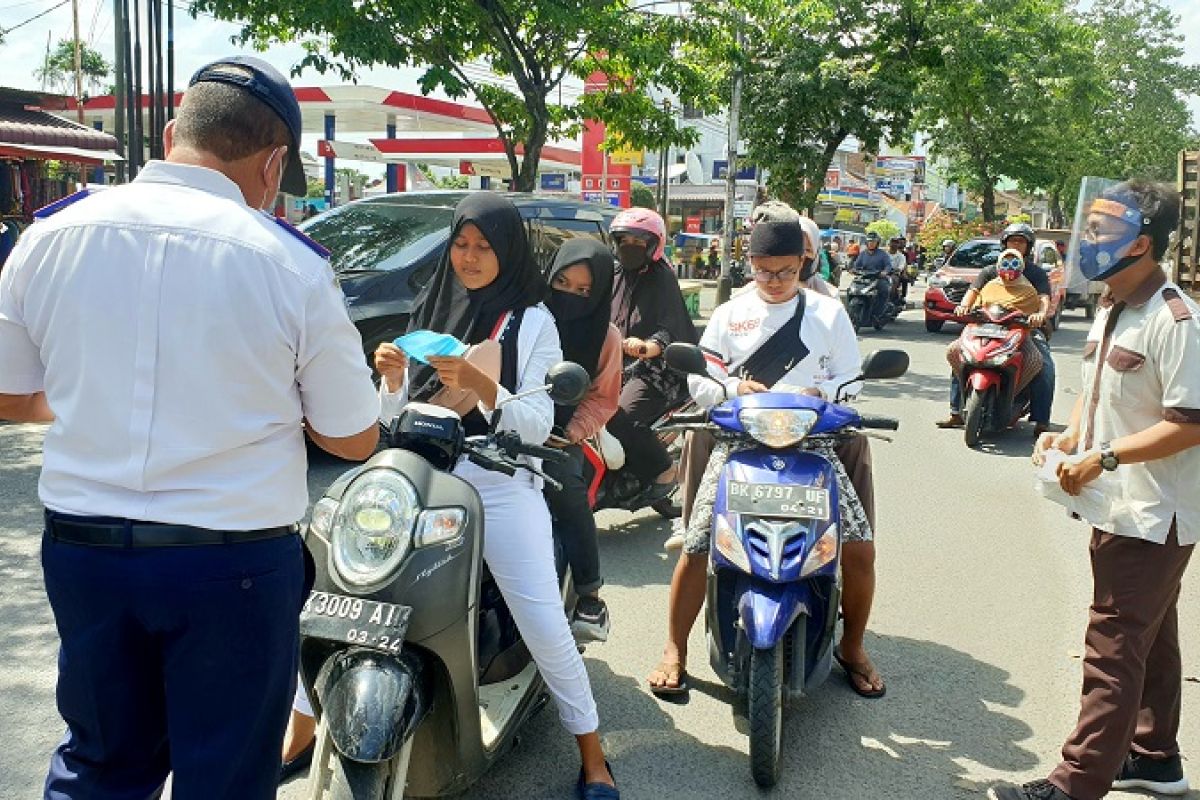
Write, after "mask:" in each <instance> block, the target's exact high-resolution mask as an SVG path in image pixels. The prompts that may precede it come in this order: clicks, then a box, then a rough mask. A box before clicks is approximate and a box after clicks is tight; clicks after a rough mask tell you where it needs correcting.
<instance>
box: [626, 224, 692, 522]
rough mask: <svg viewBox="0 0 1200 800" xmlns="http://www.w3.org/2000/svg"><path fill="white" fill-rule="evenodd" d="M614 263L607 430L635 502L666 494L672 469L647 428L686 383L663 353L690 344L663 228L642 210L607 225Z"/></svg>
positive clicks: (674, 403)
mask: <svg viewBox="0 0 1200 800" xmlns="http://www.w3.org/2000/svg"><path fill="white" fill-rule="evenodd" d="M609 232H610V233H611V235H612V237H613V241H614V242H615V243H616V246H617V255H618V258H619V259H620V262H621V263H620V267H619V268H618V270H617V273H616V278H615V280H614V284H613V313H612V321H613V324H614V325H616V326H617V329H618V330H620V332H621V336H623V337H624V343H623V347H624V352H625V356H626V359H625V379H624V382H625V385H624V388H623V389H622V390H621V401H620V408H619V409H618V410H617V413H616V414H615V415H614V416H613V418H612V420H611V421H610V422H609V425H608V430H609V432H610V433H612V435H613V436H616V437H617V438H618V439H620V440H621V444H622V445H623V446H624V447H625V454H626V458H625V463H626V464H627V465H628V466H627V467H626V469H628V470H629V471H630V472H632V473H633V474H634V475H636V476H637V477H638V479H639V480H640V481H641V482H642V485H643V486H645V487H646V489H645V492H644V493H643V495H642V500H643V503H645V504H647V505H650V504H653V503H654V502H656V501H658V500H661V499H663V498H664V497H666V496H667V495H669V494H670V493H671V491H672V489H673V488H674V486H675V466H674V464H672V463H671V457H670V455H669V454H668V453H667V448H666V447H664V446H663V444H662V443H661V442H660V441H659V440H658V435H657V434H655V433H654V431H653V430H651V428H650V426H651V425H652V424H653V423H654V422H655V421H656V420H657V419H658V418H659V417H661V416H662V415H663V414H664V413H666V412H667V410H668V409H671V408H676V407H678V406H680V405H682V404H683V403H684V402H686V400H687V397H688V390H687V380H686V378H685V377H684V375H683V374H682V373H679V372H676V371H675V370H673V369H671V368H670V367H668V366H667V364H666V362H665V361H664V360H663V358H662V354H663V351H664V350H666V349H667V345H669V344H671V343H672V342H688V343H690V344H695V343H696V342H697V336H696V326H695V325H694V324H693V323H692V320H691V317H690V316H689V315H688V311H687V307H686V306H685V305H684V302H683V294H682V292H680V290H679V281H678V280H677V279H676V278H675V272H674V270H673V269H671V265H670V263H669V262H668V261H667V260H666V257H665V255H664V245H665V244H666V236H667V232H666V226H665V225H664V224H663V220H662V217H660V216H659V215H658V214H656V213H655V212H653V211H651V210H649V209H645V208H630V209H626V210H625V211H623V212H621V213H620V214H618V215H617V217H616V218H615V219H614V220H613V222H612V226H611V227H610V229H609Z"/></svg>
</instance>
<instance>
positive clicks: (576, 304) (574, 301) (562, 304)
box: [546, 289, 595, 322]
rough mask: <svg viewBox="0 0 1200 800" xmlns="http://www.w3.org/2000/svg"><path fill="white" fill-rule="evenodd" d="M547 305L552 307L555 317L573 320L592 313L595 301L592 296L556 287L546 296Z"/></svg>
mask: <svg viewBox="0 0 1200 800" xmlns="http://www.w3.org/2000/svg"><path fill="white" fill-rule="evenodd" d="M546 305H547V306H549V307H550V311H551V312H552V313H553V314H554V318H555V319H559V320H564V321H567V322H572V321H574V320H577V319H583V318H584V317H586V316H587V315H588V314H591V313H592V308H593V306H594V305H595V303H593V302H592V299H591V298H590V297H584V296H583V295H578V294H575V293H573V292H564V291H563V290H562V289H555V290H554V291H552V292H551V293H550V296H549V297H548V298H546Z"/></svg>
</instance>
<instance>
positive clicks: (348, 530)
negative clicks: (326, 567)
mask: <svg viewBox="0 0 1200 800" xmlns="http://www.w3.org/2000/svg"><path fill="white" fill-rule="evenodd" d="M420 512H421V507H420V501H419V500H418V499H417V491H416V489H414V488H413V485H412V484H411V483H409V482H408V479H407V478H405V477H404V476H403V475H400V474H399V473H397V472H394V471H392V470H390V469H373V470H369V471H367V472H365V473H363V474H362V475H360V476H359V477H358V478H357V479H356V480H355V481H354V482H353V483H352V484H351V485H350V488H349V489H347V490H346V494H345V495H344V496H343V497H342V502H341V503H340V504H339V505H338V509H337V511H336V513H334V515H333V528H332V530H333V537H332V540H331V545H332V547H331V549H332V552H333V566H334V568H335V569H336V570H337V572H338V574H339V575H341V576H342V578H343V579H345V580H346V582H347V583H350V584H353V585H355V586H370V585H372V584H375V583H378V582H379V581H381V580H382V579H383V578H384V577H386V576H387V575H388V574H389V573H391V572H392V570H394V569H396V567H398V566H399V565H400V562H401V561H403V560H404V557H405V556H406V555H408V551H409V549H410V548H411V546H412V538H413V526H414V524H415V522H416V520H417V516H418V514H420Z"/></svg>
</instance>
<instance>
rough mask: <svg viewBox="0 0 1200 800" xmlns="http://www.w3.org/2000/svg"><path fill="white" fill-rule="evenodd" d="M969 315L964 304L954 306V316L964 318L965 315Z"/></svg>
mask: <svg viewBox="0 0 1200 800" xmlns="http://www.w3.org/2000/svg"><path fill="white" fill-rule="evenodd" d="M970 313H971V309H970V307H969V306H968V305H967V304H966V303H959V304H958V306H956V307H955V309H954V316H956V317H965V316H966V315H967V314H970Z"/></svg>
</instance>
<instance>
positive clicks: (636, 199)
mask: <svg viewBox="0 0 1200 800" xmlns="http://www.w3.org/2000/svg"><path fill="white" fill-rule="evenodd" d="M629 204H630V205H632V206H634V207H636V208H650V209H653V208H657V206H658V204H657V203H656V202H655V201H654V192H652V191H651V190H650V187H648V186H645V185H644V184H641V183H634V184H633V186H632V187H630V189H629Z"/></svg>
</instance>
